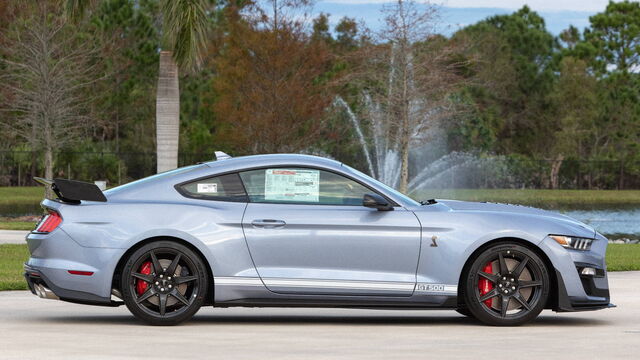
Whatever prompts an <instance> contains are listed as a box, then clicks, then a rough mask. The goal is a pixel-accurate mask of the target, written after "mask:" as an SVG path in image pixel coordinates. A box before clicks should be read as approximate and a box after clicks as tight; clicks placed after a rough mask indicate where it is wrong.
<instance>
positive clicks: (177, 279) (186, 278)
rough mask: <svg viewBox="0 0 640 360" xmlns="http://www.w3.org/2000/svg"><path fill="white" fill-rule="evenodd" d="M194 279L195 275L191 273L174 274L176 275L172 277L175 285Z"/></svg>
mask: <svg viewBox="0 0 640 360" xmlns="http://www.w3.org/2000/svg"><path fill="white" fill-rule="evenodd" d="M196 279H197V277H195V276H193V275H187V276H176V277H175V278H174V280H175V282H176V285H180V284H184V283H186V282H189V281H194V280H196Z"/></svg>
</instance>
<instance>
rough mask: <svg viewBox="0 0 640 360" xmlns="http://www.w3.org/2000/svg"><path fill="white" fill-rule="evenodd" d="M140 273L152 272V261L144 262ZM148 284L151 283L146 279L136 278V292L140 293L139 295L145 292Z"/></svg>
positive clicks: (147, 273)
mask: <svg viewBox="0 0 640 360" xmlns="http://www.w3.org/2000/svg"><path fill="white" fill-rule="evenodd" d="M140 274H144V275H149V274H151V261H147V262H145V263H143V264H142V266H140ZM147 286H149V284H147V282H146V281H144V280H140V279H137V280H136V292H137V293H138V296H140V295H142V294H144V292H145V291H147Z"/></svg>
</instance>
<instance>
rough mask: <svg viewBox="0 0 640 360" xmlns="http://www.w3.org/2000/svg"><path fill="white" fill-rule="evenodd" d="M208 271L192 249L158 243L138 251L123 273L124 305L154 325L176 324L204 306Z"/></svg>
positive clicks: (172, 243)
mask: <svg viewBox="0 0 640 360" xmlns="http://www.w3.org/2000/svg"><path fill="white" fill-rule="evenodd" d="M207 279H208V277H207V270H206V267H205V265H204V263H203V261H202V259H200V257H199V256H198V255H197V254H195V253H194V252H193V251H192V250H191V249H189V248H188V247H186V246H184V245H181V244H178V243H175V242H171V241H156V242H153V243H149V244H147V245H145V246H143V247H141V248H140V249H138V250H136V251H135V252H134V253H133V254H131V256H130V257H129V259H127V262H126V263H125V266H124V269H123V271H122V279H121V282H120V283H121V284H122V295H123V298H124V302H125V304H126V305H127V308H129V311H131V313H133V315H135V316H136V317H137V318H139V319H141V320H143V321H145V322H147V323H149V324H152V325H175V324H178V323H180V322H183V321H185V320H188V319H190V318H191V317H192V316H193V315H194V314H195V313H196V312H197V311H198V309H200V306H202V303H203V302H204V299H205V297H206V293H207V289H208V283H207Z"/></svg>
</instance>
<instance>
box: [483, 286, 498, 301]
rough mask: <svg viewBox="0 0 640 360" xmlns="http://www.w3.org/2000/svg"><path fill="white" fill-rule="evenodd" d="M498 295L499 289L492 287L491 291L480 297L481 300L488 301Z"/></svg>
mask: <svg viewBox="0 0 640 360" xmlns="http://www.w3.org/2000/svg"><path fill="white" fill-rule="evenodd" d="M496 296H498V290H496V289H492V290H491V291H489V292H488V293H486V294H484V295H482V296H481V297H480V302H485V301H487V300H489V299H491V298H494V297H496Z"/></svg>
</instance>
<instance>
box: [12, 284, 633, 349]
mask: <svg viewBox="0 0 640 360" xmlns="http://www.w3.org/2000/svg"><path fill="white" fill-rule="evenodd" d="M610 281H611V286H612V291H613V302H615V303H616V304H617V305H618V308H616V309H608V310H601V311H596V312H585V313H572V314H556V313H553V312H550V311H545V312H543V314H542V315H541V317H540V318H539V319H538V320H537V321H536V322H534V323H532V324H530V325H527V326H522V327H518V328H494V327H487V326H482V325H479V324H477V323H476V322H474V321H472V320H469V319H467V318H464V317H462V316H460V315H458V314H457V313H455V312H453V311H381V310H346V309H280V308H278V309H242V308H235V309H213V308H205V309H202V310H201V311H200V312H199V313H198V314H197V315H196V317H195V318H194V319H193V320H192V321H191V322H189V323H187V324H185V325H182V326H178V327H150V326H144V325H141V324H140V323H138V322H137V321H136V320H135V319H134V318H133V317H132V316H131V315H129V313H128V312H127V309H126V308H125V307H119V308H104V307H91V306H84V305H75V304H69V303H64V302H60V301H54V300H42V299H39V298H37V297H35V296H33V295H31V294H29V293H26V292H24V291H12V292H0V305H1V306H0V358H2V359H40V358H42V359H47V360H49V359H111V358H119V359H120V358H122V359H125V358H140V359H149V358H151V359H156V358H174V359H176V358H182V359H207V358H211V359H214V358H215V359H225V360H226V359H249V358H251V359H269V360H272V359H273V360H276V359H329V358H330V359H335V358H348V359H391V358H395V359H407V358H416V359H436V358H447V359H448V358H461V359H462V358H464V359H469V358H471V356H476V357H477V359H481V358H483V359H505V358H515V359H518V360H521V359H539V358H544V359H552V358H555V359H580V360H584V359H598V358H600V359H605V358H615V359H638V358H640V272H622V273H613V274H611V280H610Z"/></svg>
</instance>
